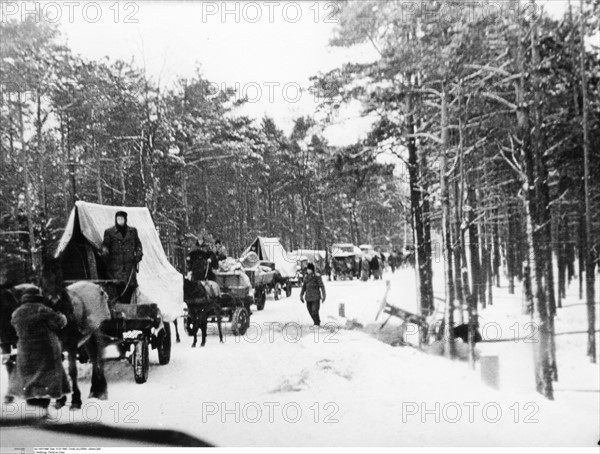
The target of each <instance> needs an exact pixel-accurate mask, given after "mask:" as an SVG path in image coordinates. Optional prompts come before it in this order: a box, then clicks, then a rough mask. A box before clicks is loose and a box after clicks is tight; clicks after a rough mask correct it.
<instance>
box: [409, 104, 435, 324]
mask: <svg viewBox="0 0 600 454" xmlns="http://www.w3.org/2000/svg"><path fill="white" fill-rule="evenodd" d="M412 109H413V106H412V97H410V96H409V98H408V106H407V115H406V126H407V132H408V135H409V137H408V138H407V148H408V175H409V184H410V209H411V219H412V227H413V230H414V241H415V269H416V274H417V278H418V282H419V286H418V294H419V308H420V313H421V315H424V316H428V315H429V314H430V313H431V311H432V310H433V299H432V298H431V297H432V295H433V291H432V290H431V291H430V289H431V285H432V283H431V278H430V275H428V264H427V259H428V257H427V246H426V244H425V226H424V222H423V211H424V208H423V207H422V206H421V202H422V199H424V198H425V197H422V193H423V192H424V187H423V186H424V184H425V181H424V180H421V181H419V162H418V156H417V145H416V141H415V138H414V137H411V135H412V134H414V132H415V124H414V117H413V113H412ZM430 257H431V255H429V259H430ZM429 266H431V264H429Z"/></svg>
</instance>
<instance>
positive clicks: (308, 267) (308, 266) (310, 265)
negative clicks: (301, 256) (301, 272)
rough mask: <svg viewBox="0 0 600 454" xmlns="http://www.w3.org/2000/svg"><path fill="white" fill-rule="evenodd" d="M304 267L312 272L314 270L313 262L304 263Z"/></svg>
mask: <svg viewBox="0 0 600 454" xmlns="http://www.w3.org/2000/svg"><path fill="white" fill-rule="evenodd" d="M306 269H307V270H311V271H312V272H313V273H314V272H315V264H314V263H309V264H308V265H306Z"/></svg>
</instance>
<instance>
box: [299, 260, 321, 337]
mask: <svg viewBox="0 0 600 454" xmlns="http://www.w3.org/2000/svg"><path fill="white" fill-rule="evenodd" d="M305 295H306V308H307V309H308V313H309V314H310V316H311V318H312V319H313V322H314V324H315V326H320V325H321V319H320V318H319V309H320V308H321V303H324V302H325V298H326V294H325V286H324V285H323V279H321V276H320V275H318V274H315V265H314V264H313V263H309V264H308V265H307V266H306V277H305V278H304V282H303V283H302V290H301V291H300V301H302V302H303V303H304V296H305Z"/></svg>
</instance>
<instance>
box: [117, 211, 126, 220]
mask: <svg viewBox="0 0 600 454" xmlns="http://www.w3.org/2000/svg"><path fill="white" fill-rule="evenodd" d="M119 216H121V217H124V218H125V220H127V212H126V211H117V212H116V213H115V219H117V218H118V217H119Z"/></svg>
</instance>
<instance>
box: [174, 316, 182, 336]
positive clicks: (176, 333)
mask: <svg viewBox="0 0 600 454" xmlns="http://www.w3.org/2000/svg"><path fill="white" fill-rule="evenodd" d="M173 325H174V326H175V342H181V338H180V337H179V328H178V327H177V319H175V320H173Z"/></svg>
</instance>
